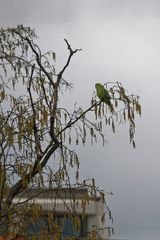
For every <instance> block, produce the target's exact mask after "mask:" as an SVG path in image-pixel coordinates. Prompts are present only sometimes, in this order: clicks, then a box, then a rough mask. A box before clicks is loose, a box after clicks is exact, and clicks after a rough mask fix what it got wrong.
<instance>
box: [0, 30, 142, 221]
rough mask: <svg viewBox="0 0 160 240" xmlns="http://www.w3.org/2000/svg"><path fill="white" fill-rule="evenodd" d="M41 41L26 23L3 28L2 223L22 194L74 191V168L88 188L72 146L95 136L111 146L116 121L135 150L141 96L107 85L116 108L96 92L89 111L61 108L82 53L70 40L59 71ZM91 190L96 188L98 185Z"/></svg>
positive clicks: (0, 57) (0, 41)
mask: <svg viewBox="0 0 160 240" xmlns="http://www.w3.org/2000/svg"><path fill="white" fill-rule="evenodd" d="M36 38H37V36H36V34H35V32H34V30H32V29H30V28H29V27H23V26H22V25H19V26H17V27H16V28H7V29H3V28H1V29H0V173H1V174H0V221H1V222H3V220H4V221H6V219H7V221H8V222H7V224H8V223H9V222H12V218H13V217H14V214H15V211H16V210H15V209H14V205H13V199H14V198H15V197H16V196H17V194H19V193H21V192H22V191H25V190H27V189H28V188H30V187H34V186H39V187H44V186H49V187H50V188H55V189H56V188H59V187H62V186H65V187H68V188H71V187H72V183H71V181H70V177H69V172H68V171H69V170H68V168H74V169H75V173H76V174H75V179H76V181H75V184H74V187H76V186H78V187H79V186H84V185H87V183H86V182H83V183H80V182H79V158H78V156H77V154H76V152H74V151H73V150H72V149H71V144H72V142H75V143H76V144H80V143H82V144H83V145H85V143H86V142H87V141H88V140H89V136H90V137H91V140H92V143H96V141H97V138H98V136H100V137H101V138H102V141H103V142H105V135H104V133H103V131H102V126H103V125H105V124H107V125H108V127H109V126H110V127H111V128H112V130H113V132H115V127H116V123H119V122H128V123H129V139H130V143H132V144H133V147H135V142H134V134H135V114H139V115H141V106H140V104H139V98H138V96H136V95H127V94H126V91H125V89H124V87H123V86H122V84H121V83H120V82H115V83H106V88H107V91H108V93H109V94H110V101H111V102H112V105H113V106H114V107H113V108H112V109H111V108H109V107H108V105H106V104H105V103H104V102H103V101H99V100H98V99H97V96H96V93H95V91H94V92H93V95H92V97H91V103H90V104H89V107H88V108H86V109H82V108H81V107H76V106H75V108H74V111H73V112H70V109H67V108H66V107H65V103H63V104H61V105H60V104H59V99H60V97H61V91H62V92H64V93H65V91H67V90H68V89H71V88H72V84H70V83H69V82H67V81H66V80H65V79H64V77H63V76H64V73H65V71H66V69H67V68H68V67H69V64H70V61H71V59H72V57H73V55H74V54H76V53H77V52H78V51H80V50H81V49H76V50H73V49H72V47H71V46H70V44H69V43H68V41H67V40H66V39H65V43H66V45H67V48H68V51H69V55H68V58H67V61H66V63H65V65H64V66H63V68H62V69H61V70H60V71H59V72H58V73H57V72H56V69H55V58H56V56H55V53H54V52H53V51H48V52H47V53H42V51H41V49H40V47H39V46H38V45H37V44H36ZM89 113H92V114H93V115H94V116H95V119H94V120H92V119H90V114H89ZM98 141H99V138H98ZM53 162H54V164H53ZM88 187H90V188H91V189H93V188H94V189H96V187H95V184H94V181H92V183H91V184H88ZM25 204H27V201H26V203H25ZM16 207H17V206H16ZM24 212H25V211H24ZM17 214H18V213H17ZM22 215H23V214H22V212H21V217H22Z"/></svg>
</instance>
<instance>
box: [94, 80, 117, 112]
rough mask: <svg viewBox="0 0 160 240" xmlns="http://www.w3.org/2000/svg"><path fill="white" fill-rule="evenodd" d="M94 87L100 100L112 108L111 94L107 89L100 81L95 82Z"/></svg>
mask: <svg viewBox="0 0 160 240" xmlns="http://www.w3.org/2000/svg"><path fill="white" fill-rule="evenodd" d="M95 88H96V90H97V96H98V97H99V99H100V100H101V101H102V102H105V103H106V104H107V105H108V106H110V108H111V110H113V105H112V104H111V101H110V100H111V96H110V95H109V93H108V91H107V89H105V88H104V86H103V85H102V84H101V83H96V84H95Z"/></svg>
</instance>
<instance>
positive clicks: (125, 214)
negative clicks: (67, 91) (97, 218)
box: [0, 0, 160, 240]
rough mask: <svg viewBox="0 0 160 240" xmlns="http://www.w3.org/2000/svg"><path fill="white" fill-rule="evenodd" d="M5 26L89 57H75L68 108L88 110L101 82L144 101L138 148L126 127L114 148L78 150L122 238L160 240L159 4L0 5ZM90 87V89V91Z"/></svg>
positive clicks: (111, 143)
mask: <svg viewBox="0 0 160 240" xmlns="http://www.w3.org/2000/svg"><path fill="white" fill-rule="evenodd" d="M0 6H1V7H0V22H1V26H2V27H7V26H8V27H11V26H15V25H17V24H24V25H30V26H31V27H33V28H35V29H36V32H37V34H38V36H39V44H40V46H41V47H42V49H44V50H49V49H52V50H54V51H55V52H56V53H57V67H58V66H59V67H60V66H62V65H63V63H64V62H65V57H66V54H67V49H66V46H65V43H64V40H63V39H64V38H67V39H68V41H69V42H70V43H71V44H72V46H73V47H74V48H82V49H83V51H82V52H80V53H78V54H77V55H76V56H74V59H73V61H72V63H71V65H70V68H69V70H68V71H67V72H66V75H65V78H66V80H68V81H70V82H73V83H74V91H73V95H72V96H68V105H69V104H71V103H72V102H73V101H77V102H78V104H79V105H82V106H88V104H89V99H90V96H91V94H92V92H93V90H94V84H95V82H102V83H103V82H104V83H105V82H107V81H121V82H122V83H123V85H124V86H125V87H126V88H127V89H128V91H129V92H132V93H136V94H138V95H140V97H141V103H142V117H141V118H140V119H137V132H136V143H137V148H136V150H133V149H132V148H131V146H130V145H129V143H128V142H129V141H128V132H127V128H126V127H125V126H119V127H118V129H117V132H116V134H114V135H113V134H111V132H110V130H107V131H108V132H107V131H106V135H107V138H108V144H107V145H106V146H105V147H102V146H101V144H99V145H98V146H95V147H94V148H93V147H90V146H87V147H85V148H81V147H79V148H78V152H79V155H80V157H81V175H82V176H83V177H84V178H88V177H95V178H96V180H97V184H98V185H99V186H101V187H102V188H104V189H105V190H106V191H113V192H114V196H112V197H110V196H108V201H109V205H110V207H111V209H112V213H113V217H114V227H115V231H116V236H115V237H119V238H125V239H131V240H132V239H133V240H138V239H139V240H142V239H145V240H149V239H152V240H156V239H159V238H160V207H159V204H160V159H159V156H160V147H159V144H160V143H159V137H160V127H159V125H160V110H159V104H160V95H159V92H160V1H158V0H157V1H156V0H134V1H133V0H132V1H130V0H90V1H89V0H79V1H76V0H46V1H42V0H34V1H31V0H28V1H24V0H14V1H13V0H12V1H11V0H4V1H3V0H0ZM84 86H85V87H84Z"/></svg>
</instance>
